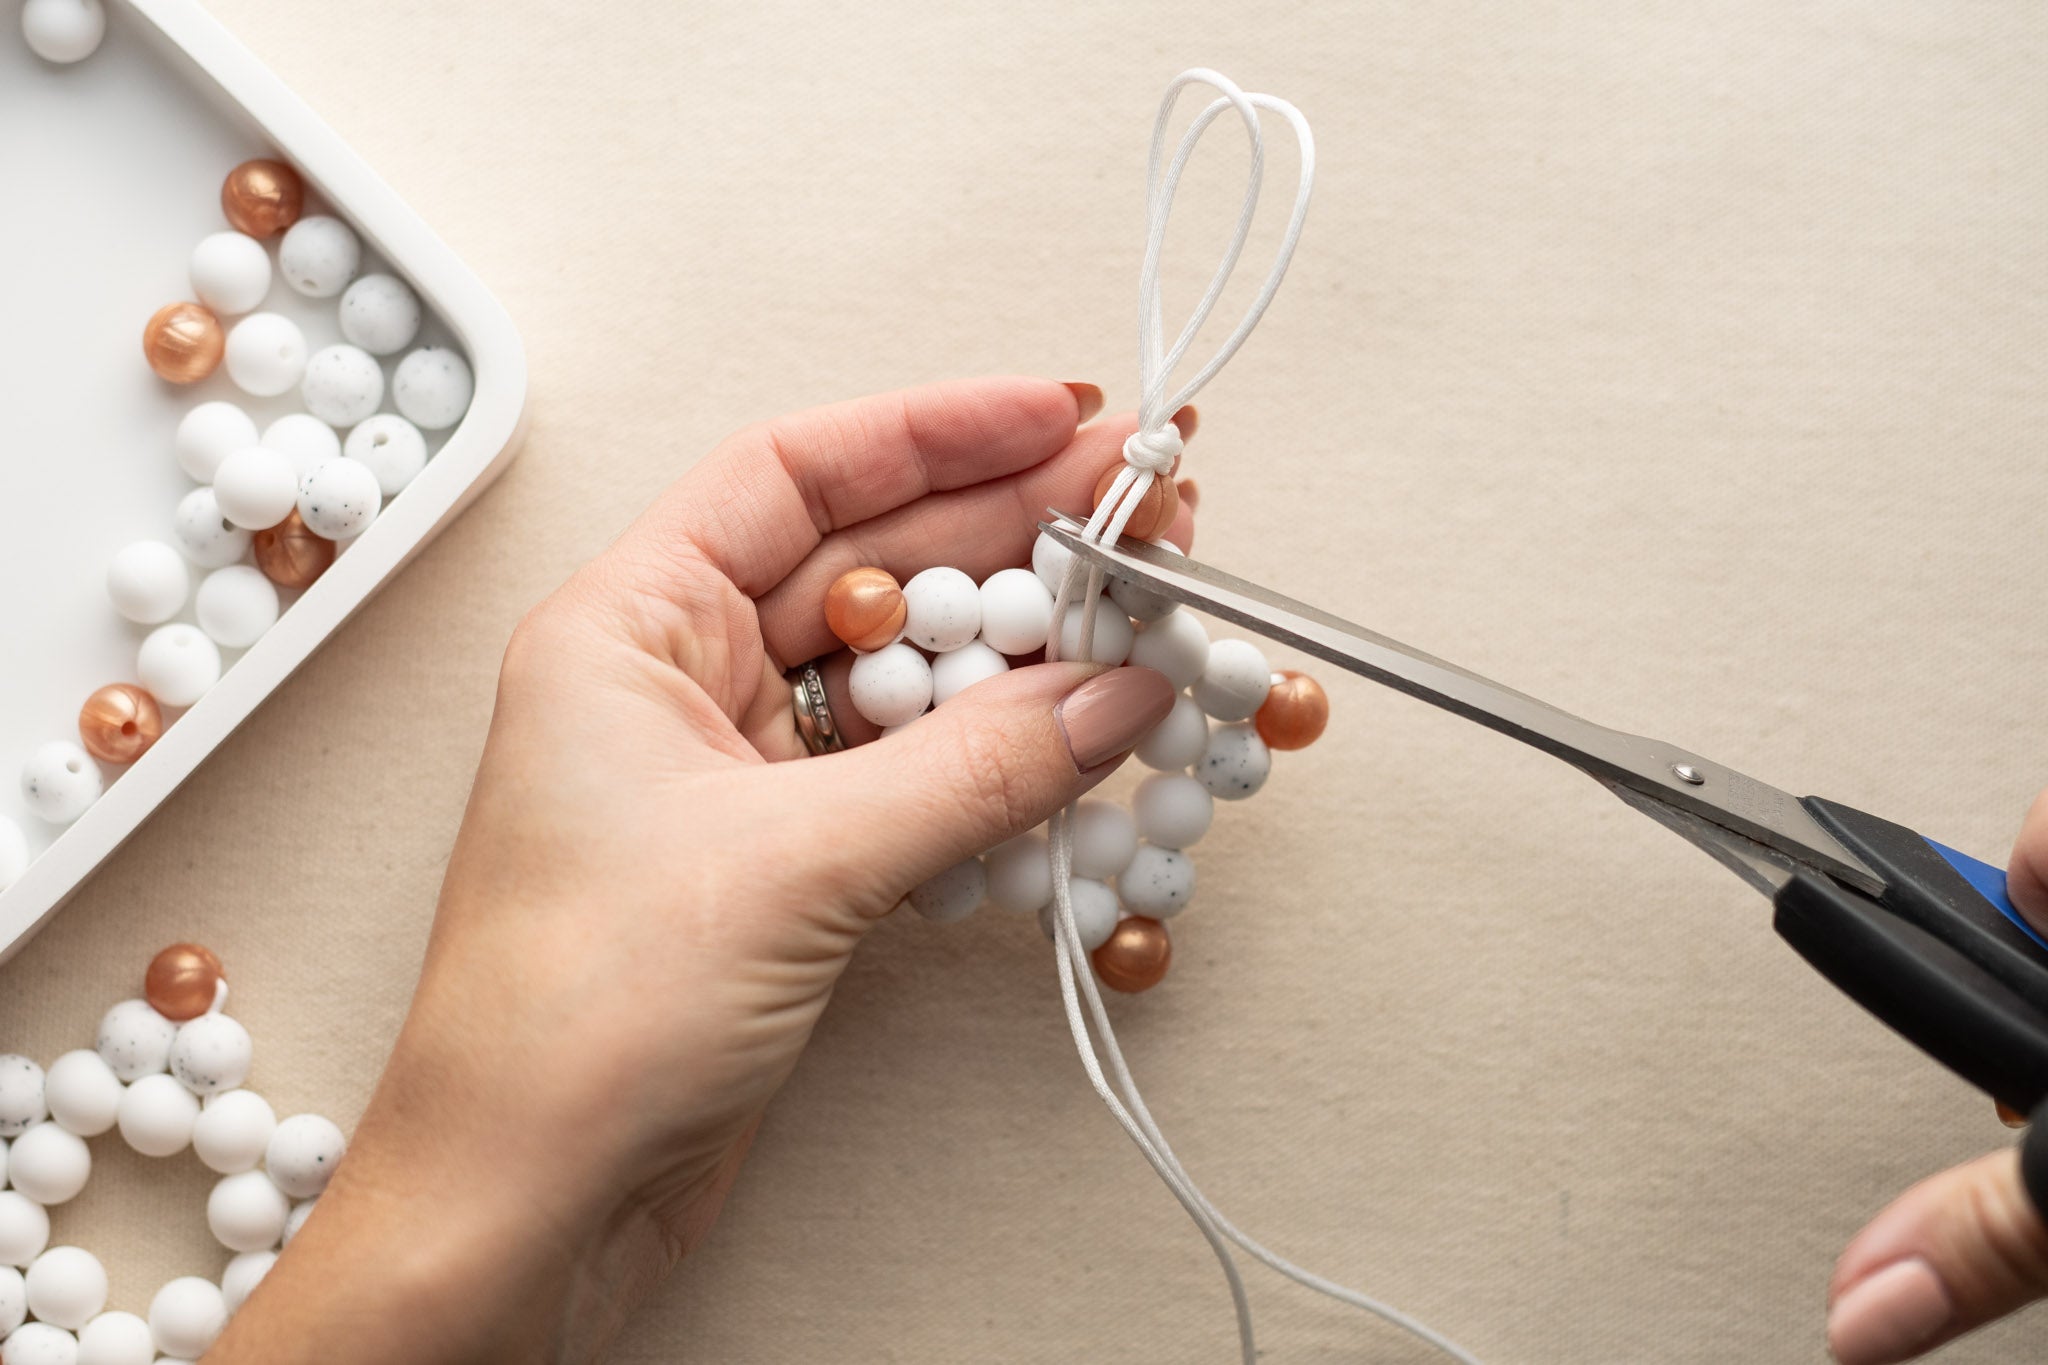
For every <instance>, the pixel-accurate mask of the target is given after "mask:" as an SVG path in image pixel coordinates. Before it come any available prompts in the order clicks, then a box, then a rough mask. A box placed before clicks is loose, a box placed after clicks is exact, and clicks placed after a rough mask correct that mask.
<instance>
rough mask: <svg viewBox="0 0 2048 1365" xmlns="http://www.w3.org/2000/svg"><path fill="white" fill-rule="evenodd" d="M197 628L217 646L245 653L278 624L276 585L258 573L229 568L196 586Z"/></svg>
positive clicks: (244, 567) (239, 566) (234, 566)
mask: <svg viewBox="0 0 2048 1365" xmlns="http://www.w3.org/2000/svg"><path fill="white" fill-rule="evenodd" d="M195 605H196V610H197V612H198V615H199V628H200V629H201V630H203V631H205V632H206V633H207V634H208V635H209V636H211V637H212V638H213V642H214V643H215V644H217V645H223V646H225V647H227V648H228V649H247V648H248V647H249V646H250V645H253V644H255V643H256V642H257V641H258V640H260V639H262V638H263V633H264V632H265V631H267V630H269V629H270V628H271V627H272V626H274V625H276V624H277V585H276V584H275V583H272V582H271V581H270V580H269V579H268V578H265V577H264V576H263V573H262V571H261V570H259V569H252V568H250V567H249V566H248V565H247V564H230V565H229V566H228V567H227V568H225V569H215V570H214V571H213V572H212V573H210V574H208V575H207V576H206V581H205V582H203V583H201V584H200V585H199V598H198V601H197V603H196V604H195Z"/></svg>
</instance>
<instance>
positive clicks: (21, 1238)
mask: <svg viewBox="0 0 2048 1365" xmlns="http://www.w3.org/2000/svg"><path fill="white" fill-rule="evenodd" d="M49 1244H50V1215H49V1212H48V1211H47V1210H45V1209H44V1208H43V1206H42V1205H41V1204H38V1203H36V1202H35V1201H34V1200H33V1199H30V1198H29V1197H28V1196H27V1195H25V1194H23V1193H21V1192H20V1191H19V1190H0V1265H11V1266H16V1267H20V1266H25V1265H27V1264H28V1263H29V1262H30V1261H33V1260H34V1259H35V1258H36V1257H38V1256H40V1255H42V1254H43V1248H44V1247H46V1246H48V1245H49Z"/></svg>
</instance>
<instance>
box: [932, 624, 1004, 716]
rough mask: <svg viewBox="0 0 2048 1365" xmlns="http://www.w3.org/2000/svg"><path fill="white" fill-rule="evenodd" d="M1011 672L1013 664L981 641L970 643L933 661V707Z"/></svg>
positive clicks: (971, 641) (970, 641)
mask: <svg viewBox="0 0 2048 1365" xmlns="http://www.w3.org/2000/svg"><path fill="white" fill-rule="evenodd" d="M1009 671H1010V661H1009V660H1008V659H1005V658H1004V657H1003V656H1002V655H1000V654H998V653H996V651H994V650H993V649H990V648H989V647H988V646H987V645H985V644H983V643H982V642H981V641H979V640H969V641H968V642H967V643H966V644H964V645H962V646H960V648H958V649H953V650H948V651H947V652H946V653H944V654H941V655H939V657H938V658H936V659H933V660H932V705H934V706H937V705H939V704H940V703H941V702H945V701H949V700H951V699H952V698H954V697H956V696H958V695H959V694H960V693H962V692H964V691H966V690H967V689H968V688H970V687H972V686H974V685H975V684H976V683H978V682H986V681H987V680H988V679H990V678H993V677H995V676H996V675H997V674H999V673H1007V672H1009Z"/></svg>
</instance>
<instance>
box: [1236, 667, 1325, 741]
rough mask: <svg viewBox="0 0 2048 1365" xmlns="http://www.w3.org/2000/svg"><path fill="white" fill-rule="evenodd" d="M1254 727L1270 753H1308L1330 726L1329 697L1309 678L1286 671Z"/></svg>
mask: <svg viewBox="0 0 2048 1365" xmlns="http://www.w3.org/2000/svg"><path fill="white" fill-rule="evenodd" d="M1252 723H1253V724H1254V725H1255V726H1257V727H1258V731H1259V738H1260V739H1263V740H1265V741H1266V747H1267V748H1269V749H1306V748H1307V747H1308V746H1309V745H1311V744H1313V743H1315V742H1316V740H1317V739H1318V738H1320V737H1321V736H1322V733H1323V727H1325V726H1327V725H1328V724H1329V723H1330V697H1329V694H1328V693H1327V692H1325V691H1323V685H1322V684H1321V683H1319V682H1317V681H1316V680H1315V679H1314V678H1311V677H1310V676H1309V675H1308V674H1306V673H1297V672H1295V671H1294V670H1293V669H1291V668H1283V669H1281V670H1280V671H1279V672H1278V673H1275V674H1274V675H1273V690H1272V691H1270V692H1268V693H1267V694H1266V700H1265V703H1264V705H1262V706H1260V707H1259V712H1258V714H1257V715H1256V716H1254V717H1252Z"/></svg>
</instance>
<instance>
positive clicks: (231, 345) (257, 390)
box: [222, 313, 306, 398]
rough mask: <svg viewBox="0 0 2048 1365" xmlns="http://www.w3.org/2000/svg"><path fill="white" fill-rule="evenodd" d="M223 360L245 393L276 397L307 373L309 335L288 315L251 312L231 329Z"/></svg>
mask: <svg viewBox="0 0 2048 1365" xmlns="http://www.w3.org/2000/svg"><path fill="white" fill-rule="evenodd" d="M222 363H223V364H224V365H225V366H226V367H227V372H228V378H230V379H232V380H234V381H235V387H237V388H239V389H240V390H241V391H242V392H244V393H253V394H255V395H256V396H257V397H258V398H275V397H277V395H279V394H281V393H285V392H288V391H289V390H290V389H291V388H292V386H293V385H295V384H297V383H298V382H299V378H300V376H302V375H303V374H305V373H306V334H305V333H304V332H301V331H300V330H299V325H298V324H297V323H296V322H293V321H292V320H291V319H290V318H288V317H284V316H281V315H280V314H277V313H251V314H249V316H248V317H245V318H243V319H242V320H241V321H240V322H238V323H236V324H235V325H234V326H233V327H231V328H229V329H228V344H227V354H226V356H225V358H224V360H223V361H222Z"/></svg>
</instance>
